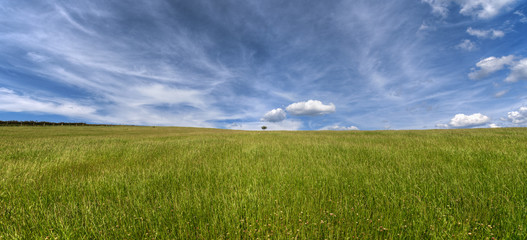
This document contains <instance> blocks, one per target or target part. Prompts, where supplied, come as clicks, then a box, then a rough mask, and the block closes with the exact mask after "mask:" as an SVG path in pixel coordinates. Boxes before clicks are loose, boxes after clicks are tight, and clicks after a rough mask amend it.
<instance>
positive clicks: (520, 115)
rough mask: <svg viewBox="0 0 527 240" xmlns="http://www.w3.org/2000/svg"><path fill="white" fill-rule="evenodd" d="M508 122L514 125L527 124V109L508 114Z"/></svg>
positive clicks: (522, 108)
mask: <svg viewBox="0 0 527 240" xmlns="http://www.w3.org/2000/svg"><path fill="white" fill-rule="evenodd" d="M507 120H508V121H510V122H512V123H513V124H518V125H519V124H526V123H527V107H520V108H519V109H518V110H517V111H512V112H508V113H507Z"/></svg>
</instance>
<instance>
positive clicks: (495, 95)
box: [494, 90, 509, 98]
mask: <svg viewBox="0 0 527 240" xmlns="http://www.w3.org/2000/svg"><path fill="white" fill-rule="evenodd" d="M507 92H509V90H503V91H499V92H497V93H496V94H494V97H497V98H499V97H503V95H505V94H506V93H507Z"/></svg>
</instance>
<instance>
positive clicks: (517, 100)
mask: <svg viewBox="0 0 527 240" xmlns="http://www.w3.org/2000/svg"><path fill="white" fill-rule="evenodd" d="M526 33H527V3H526V1H520V0H397V1H385V0H382V1H380V0H378V1H377V0H354V1H339V0H335V1H305V0H303V1H295V0H287V1H278V0H269V1H260V0H254V1H252V0H244V1H234V0H225V1H209V0H206V1H200V0H192V1H178V0H134V1H131V0H129V1H98V0H93V1H43V0H38V1H11V0H0V120H37V121H82V122H88V123H110V124H135V125H166V126H193V127H214V128H232V129H259V128H260V126H262V125H266V126H268V129H269V130H319V129H332V130H356V129H360V130H374V129H430V128H470V127H512V126H526V125H527V107H526V106H527V94H525V92H526V87H527V81H526V80H527V34H526Z"/></svg>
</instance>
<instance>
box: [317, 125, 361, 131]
mask: <svg viewBox="0 0 527 240" xmlns="http://www.w3.org/2000/svg"><path fill="white" fill-rule="evenodd" d="M320 130H333V131H352V130H360V129H359V128H358V127H356V126H349V127H345V126H339V125H332V126H326V127H323V128H322V129H320Z"/></svg>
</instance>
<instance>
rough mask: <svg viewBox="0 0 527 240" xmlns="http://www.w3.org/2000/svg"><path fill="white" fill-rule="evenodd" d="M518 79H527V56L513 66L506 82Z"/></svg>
mask: <svg viewBox="0 0 527 240" xmlns="http://www.w3.org/2000/svg"><path fill="white" fill-rule="evenodd" d="M518 80H527V58H524V59H522V60H520V61H518V62H516V63H515V64H514V65H513V66H512V67H511V73H510V74H509V76H507V78H505V82H516V81H518Z"/></svg>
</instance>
